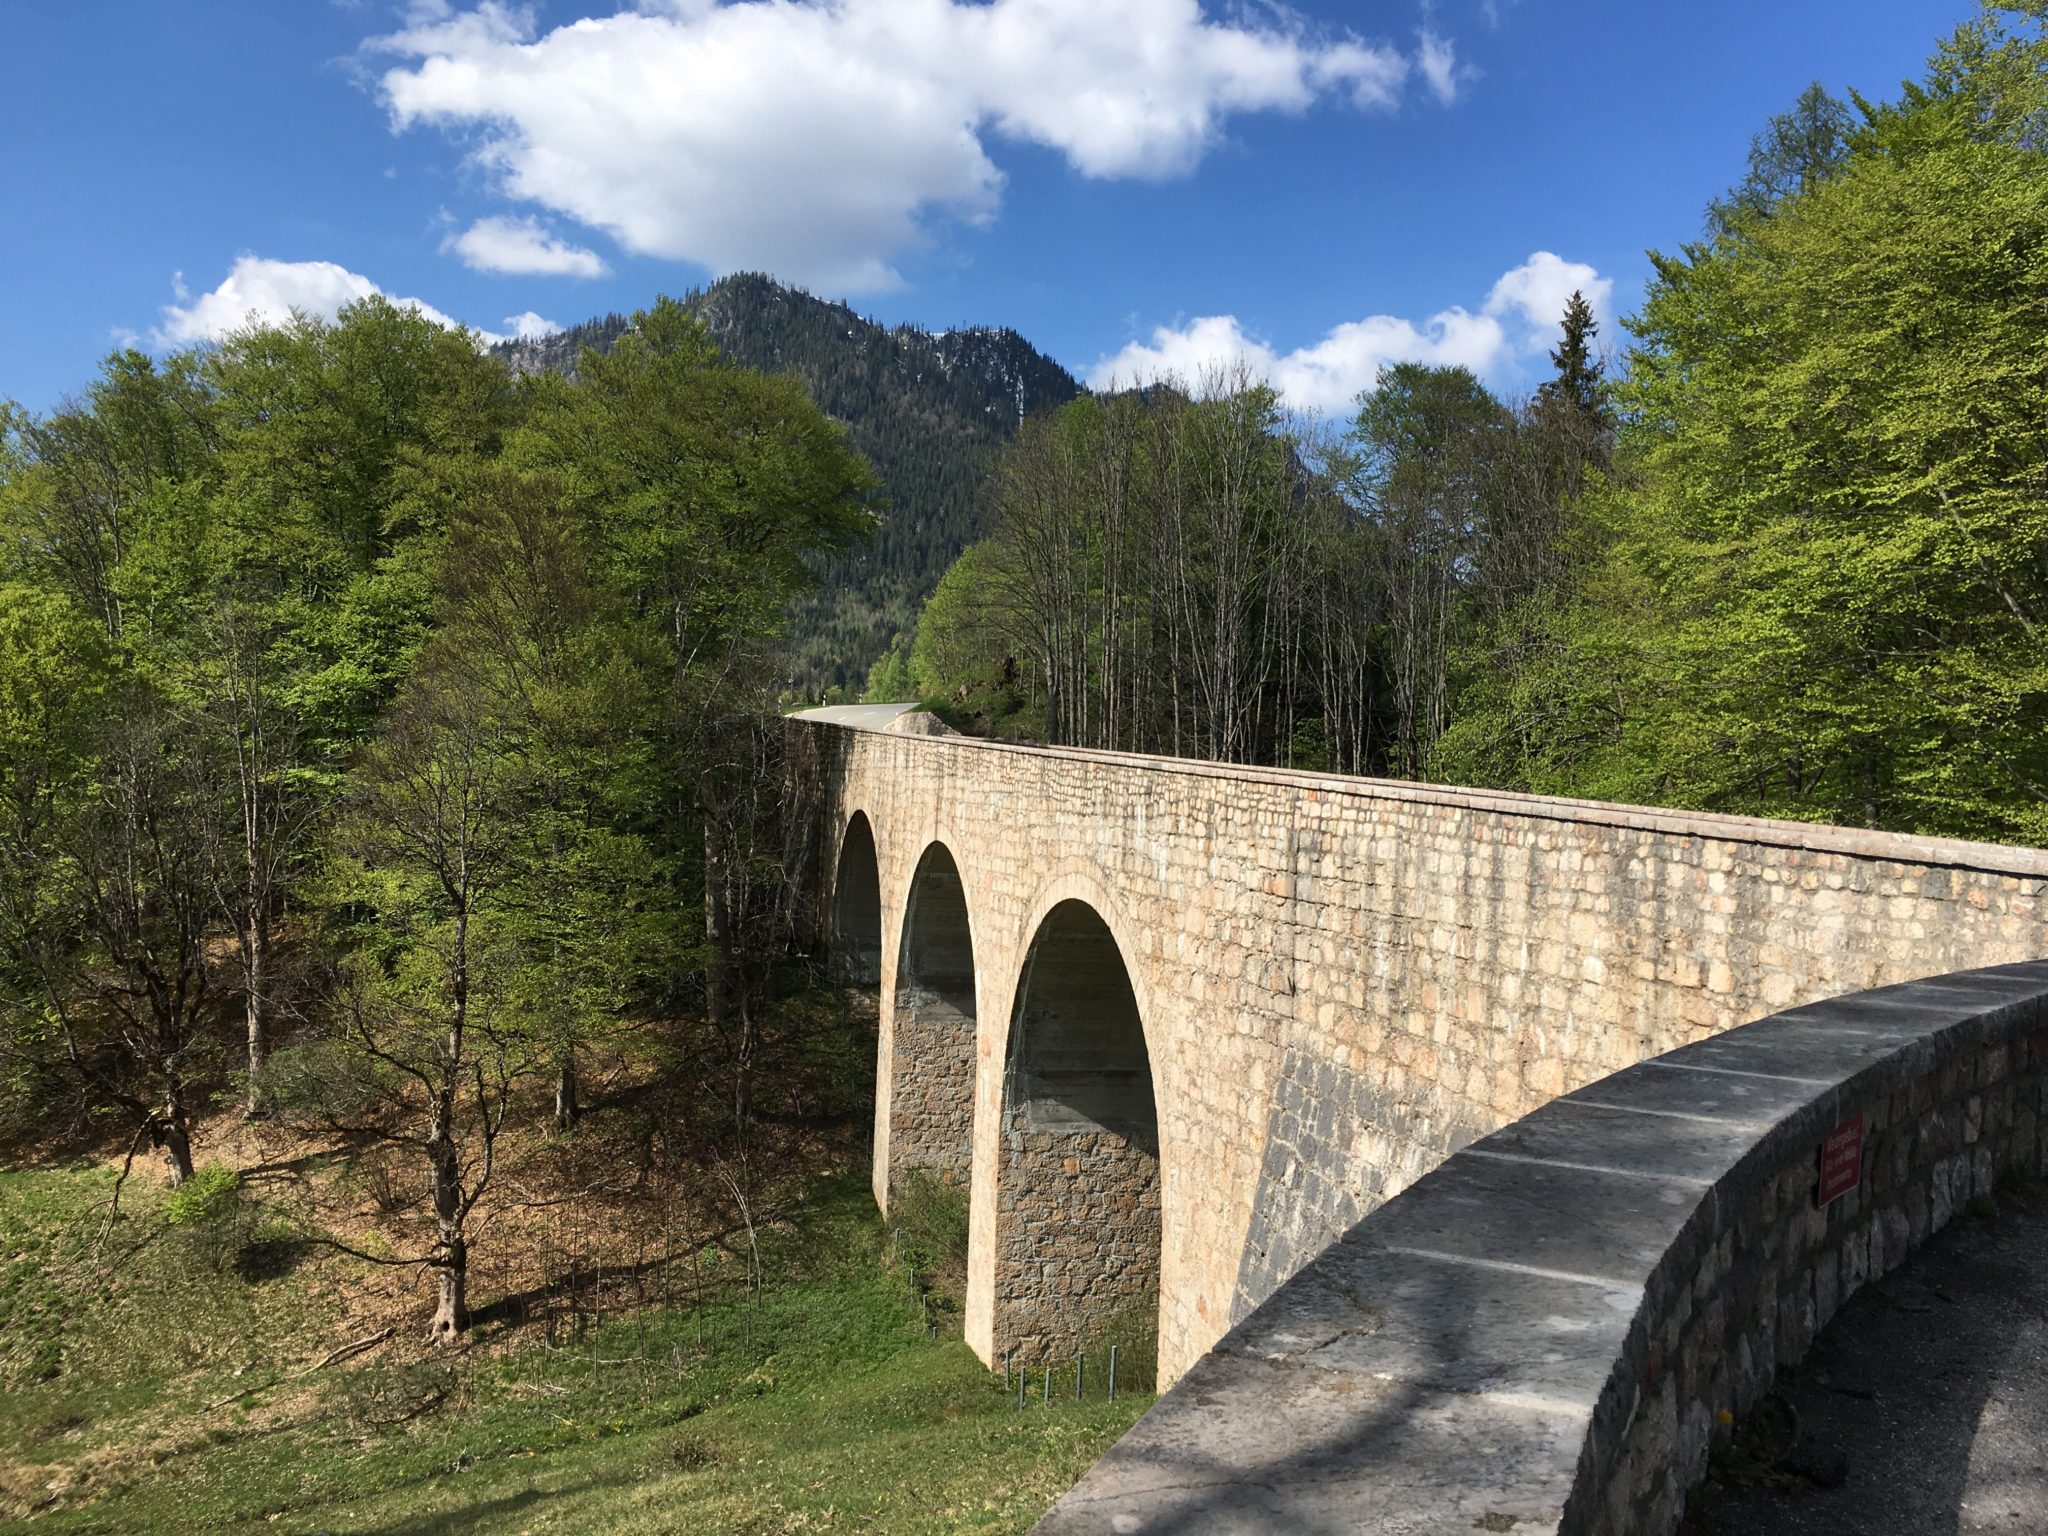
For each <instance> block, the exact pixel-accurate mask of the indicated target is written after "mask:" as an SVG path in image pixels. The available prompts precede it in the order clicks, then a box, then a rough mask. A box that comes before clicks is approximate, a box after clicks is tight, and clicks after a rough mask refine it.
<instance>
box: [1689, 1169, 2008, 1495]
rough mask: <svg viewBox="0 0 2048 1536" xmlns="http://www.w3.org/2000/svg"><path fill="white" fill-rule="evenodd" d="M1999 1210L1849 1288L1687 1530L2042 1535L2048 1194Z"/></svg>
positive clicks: (1713, 1482)
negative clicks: (1864, 1284) (1894, 1267)
mask: <svg viewBox="0 0 2048 1536" xmlns="http://www.w3.org/2000/svg"><path fill="white" fill-rule="evenodd" d="M1997 1206H1998V1209H1997V1213H1996V1214H1995V1215H1992V1216H1989V1217H1979V1216H1965V1217H1961V1218H1959V1219H1958V1220H1957V1221H1956V1222H1955V1223H1954V1224H1952V1225H1951V1226H1950V1227H1949V1229H1948V1230H1947V1231H1945V1232H1943V1233H1942V1234H1941V1235H1940V1236H1939V1237H1937V1238H1936V1239H1935V1240H1934V1241H1933V1242H1931V1243H1929V1244H1928V1245H1927V1247H1925V1248H1923V1249H1922V1250H1921V1251H1920V1252H1919V1253H1918V1254H1916V1255H1914V1257H1913V1258H1912V1259H1911V1260H1909V1261H1908V1262H1907V1263H1906V1265H1905V1266H1904V1267H1903V1268H1902V1269H1899V1270H1896V1271H1894V1272H1893V1273H1892V1274H1890V1275H1888V1276H1886V1277H1885V1278H1884V1279H1883V1280H1880V1281H1879V1282H1877V1283H1876V1284H1875V1285H1872V1286H1867V1287H1865V1288H1864V1289H1863V1290H1862V1291H1860V1292H1858V1293H1857V1294H1856V1296H1854V1297H1853V1298H1851V1300H1850V1301H1849V1303H1848V1305H1847V1306H1845V1307H1843V1308H1842V1310H1841V1311H1840V1312H1838V1313H1837V1314H1836V1315H1835V1318H1834V1320H1833V1321H1832V1322H1831V1323H1830V1324H1829V1325H1828V1328H1827V1330H1826V1331H1825V1332H1824V1333H1823V1334H1822V1335H1821V1337H1820V1338H1819V1339H1818V1340H1817V1341H1816V1342H1815V1344H1814V1348H1813V1351H1812V1352H1811V1353H1810V1354H1809V1355H1808V1356H1807V1358H1806V1360H1805V1362H1804V1363H1803V1364H1802V1365H1801V1366H1800V1367H1799V1369H1798V1371H1797V1372H1796V1373H1795V1374H1793V1375H1792V1376H1791V1377H1790V1378H1789V1379H1786V1380H1781V1382H1780V1384H1779V1393H1778V1394H1777V1396H1776V1398H1775V1400H1774V1399H1766V1400H1765V1402H1764V1403H1763V1404H1762V1405H1760V1406H1759V1408H1758V1410H1757V1411H1756V1412H1754V1413H1752V1414H1751V1415H1750V1416H1749V1418H1748V1419H1746V1420H1745V1421H1744V1423H1743V1424H1742V1426H1741V1427H1740V1429H1739V1432H1738V1434H1737V1436H1736V1451H1735V1454H1734V1455H1733V1456H1731V1457H1728V1458H1724V1460H1723V1462H1722V1464H1720V1465H1719V1466H1718V1467H1717V1470H1716V1473H1715V1474H1714V1475H1713V1476H1711V1477H1710V1478H1709V1480H1708V1483H1707V1485H1706V1486H1705V1487H1703V1488H1700V1489H1697V1490H1695V1491H1694V1494H1693V1497H1692V1499H1691V1501H1690V1502H1691V1504H1692V1511H1691V1512H1690V1513H1689V1515H1688V1517H1687V1520H1686V1523H1685V1524H1684V1526H1683V1527H1681V1531H1682V1533H1683V1536H1848V1533H1852V1532H1853V1533H1857V1536H1878V1533H1891V1532H1897V1533H1900V1536H1921V1533H1923V1532H1925V1533H1943V1536H1946V1533H1951V1532H1955V1533H1962V1532H1969V1533H1977V1532H1999V1533H2002V1536H2010V1533H2016V1532H2044V1533H2048V1186H2044V1185H2041V1184H2031V1185H2028V1186H2026V1187H2024V1188H2021V1189H2017V1190H2008V1191H2002V1192H2001V1193H2000V1194H1999V1196H1998V1200H1997ZM1788 1409H1789V1412H1788V1411H1787V1410H1788Z"/></svg>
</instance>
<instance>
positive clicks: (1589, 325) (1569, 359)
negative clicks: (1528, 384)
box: [1537, 288, 1607, 423]
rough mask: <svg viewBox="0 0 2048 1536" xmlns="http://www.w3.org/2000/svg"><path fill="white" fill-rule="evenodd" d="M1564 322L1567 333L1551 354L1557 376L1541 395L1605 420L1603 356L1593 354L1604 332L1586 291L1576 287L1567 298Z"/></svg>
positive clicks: (1556, 402)
mask: <svg viewBox="0 0 2048 1536" xmlns="http://www.w3.org/2000/svg"><path fill="white" fill-rule="evenodd" d="M1563 325H1564V336H1563V338H1562V339H1561V340H1560V341H1559V342H1558V344H1557V346H1556V347H1555V348H1554V349H1553V350H1552V352H1551V354H1550V364H1551V366H1552V367H1553V368H1555V369H1556V370H1557V377H1555V378H1553V379H1549V380H1546V381H1545V382H1544V384H1543V385H1542V386H1541V387H1540V388H1539V389H1538V390H1537V396H1538V398H1539V399H1541V400H1542V401H1544V402H1545V403H1548V404H1563V405H1569V406H1572V407H1574V408H1575V409H1577V410H1578V411H1580V412H1581V413H1583V414H1584V415H1585V416H1586V417H1587V418H1588V419H1590V420H1591V421H1593V422H1595V423H1604V421H1605V418H1606V414H1607V405H1606V386H1605V383H1604V381H1603V380H1602V378H1601V368H1600V359H1599V358H1598V357H1596V356H1594V354H1593V338H1594V337H1595V336H1597V335H1598V334H1599V333H1600V322H1599V321H1598V320H1596V319H1595V318H1594V317H1593V306H1592V305H1591V304H1589V303H1587V302H1586V296H1585V294H1583V293H1581V292H1580V291H1579V290H1578V289H1576V288H1574V289H1573V290H1572V296H1571V298H1569V299H1568V300H1566V301H1565V306H1564V322H1563Z"/></svg>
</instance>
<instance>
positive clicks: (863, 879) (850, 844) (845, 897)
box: [832, 811, 882, 987]
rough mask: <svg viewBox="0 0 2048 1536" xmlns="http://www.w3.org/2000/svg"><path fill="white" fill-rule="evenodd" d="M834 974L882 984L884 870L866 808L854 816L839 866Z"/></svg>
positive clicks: (834, 917) (835, 895) (841, 842)
mask: <svg viewBox="0 0 2048 1536" xmlns="http://www.w3.org/2000/svg"><path fill="white" fill-rule="evenodd" d="M832 975H833V977H834V979H835V980H838V981H841V982H846V983H849V984H851V985H854V986H861V987H878V986H880V985H881V983H882V870H881V865H880V863H879V862H878V861H877V857H876V851H875V829H874V824H873V823H872V822H870V821H869V820H868V816H867V812H865V811H855V812H854V813H853V815H852V816H851V817H850V818H848V820H847V823H846V830H845V832H844V833H843V834H842V835H841V837H840V839H839V861H838V863H837V864H836V865H835V866H834V868H833V891H832Z"/></svg>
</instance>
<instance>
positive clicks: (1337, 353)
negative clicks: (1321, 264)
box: [1088, 251, 1614, 413]
mask: <svg viewBox="0 0 2048 1536" xmlns="http://www.w3.org/2000/svg"><path fill="white" fill-rule="evenodd" d="M1574 289H1576V290H1579V291H1580V292H1583V293H1584V294H1585V295H1586V298H1587V300H1588V301H1589V302H1590V303H1591V304H1592V305H1593V309H1594V312H1595V313H1596V314H1597V315H1599V316H1600V317H1601V320H1602V324H1603V325H1605V324H1606V323H1607V316H1608V313H1609V305H1610V303H1611V302H1612V299H1613V293H1614V283H1613V280H1612V279H1611V278H1605V277H1602V276H1600V274H1599V273H1598V272H1596V271H1595V270H1594V269H1593V268H1592V267H1590V266H1588V265H1586V264H1585V263H1584V262H1577V261H1566V260H1565V259H1564V258H1563V257H1561V256H1557V255H1555V254H1553V253H1552V252H1549V251H1537V252H1536V253H1535V254H1534V255H1532V256H1530V258H1529V259H1528V260H1527V261H1525V262H1523V263H1522V264H1521V265H1520V266H1518V267H1515V268H1513V269H1512V270H1510V271H1508V272H1506V273H1503V274H1502V275H1501V277H1500V279H1499V280H1498V281H1496V282H1495V283H1494V285H1493V287H1492V289H1491V290H1490V291H1489V292H1488V294H1487V296H1486V301H1485V303H1483V304H1482V305H1481V306H1480V307H1479V309H1478V310H1477V311H1472V310H1467V309H1465V308H1463V307H1461V306H1456V305H1454V306H1452V307H1451V308H1449V309H1444V310H1440V311H1438V312H1437V313H1436V314H1434V315H1431V316H1430V317H1429V318H1428V319H1426V320H1422V321H1414V320H1405V319H1402V318H1400V317H1398V316H1395V315H1373V316H1370V317H1369V318H1367V319H1364V320H1350V321H1346V322H1345V323H1344V324H1342V325H1339V326H1337V327H1335V328H1334V329H1333V330H1331V331H1330V332H1329V333H1328V334H1327V335H1326V336H1324V337H1323V338H1322V339H1321V340H1320V341H1318V342H1316V343H1314V344H1313V345H1311V346H1305V347H1297V348H1295V349H1294V350H1293V351H1290V352H1281V351H1279V350H1278V349H1276V348H1275V347H1273V346H1272V345H1271V344H1270V343H1268V342H1266V341H1263V340H1261V339H1260V338H1258V337H1256V336H1253V335H1251V334H1249V333H1247V332H1246V330H1245V329H1244V327H1243V326H1242V325H1240V324H1239V323H1238V320H1237V317H1236V316H1234V315H1205V316H1203V317H1201V318H1200V319H1197V320H1192V321H1189V322H1188V323H1186V324H1184V325H1177V326H1173V325H1162V326H1160V327H1158V328H1157V329H1156V330H1154V331H1153V333H1152V336H1151V339H1150V340H1149V341H1134V342H1131V343H1130V344H1129V345H1127V346H1125V347H1124V348H1123V349H1122V350H1121V351H1119V352H1117V353H1116V354H1114V355H1113V356H1110V357H1105V358H1103V359H1102V360H1101V361H1100V362H1098V363H1096V364H1095V366H1094V367H1093V368H1091V369H1089V370H1088V382H1089V383H1090V384H1091V385H1093V386H1094V387H1095V388H1097V389H1105V388H1109V387H1112V386H1116V385H1131V384H1143V383H1150V382H1152V381H1154V380H1157V379H1179V380H1182V381H1189V382H1193V383H1196V384H1199V383H1200V381H1201V380H1202V379H1203V378H1204V377H1205V376H1208V375H1211V374H1213V373H1215V372H1216V371H1218V370H1228V369H1231V368H1233V367H1235V366H1237V365H1239V364H1242V365H1243V366H1244V367H1246V368H1248V369H1249V370H1250V371H1251V372H1252V373H1253V374H1255V375H1256V376H1258V377H1261V378H1264V379H1266V380H1268V381H1270V382H1271V383H1272V384H1273V386H1274V387H1275V388H1276V389H1278V390H1279V391H1280V393H1281V396H1282V397H1283V398H1284V399H1285V400H1286V402H1287V403H1288V405H1290V406H1291V407H1293V408H1294V409H1296V410H1306V411H1324V412H1331V413H1336V412H1342V411H1345V410H1348V408H1349V407H1350V405H1351V403H1352V401H1354V400H1355V399H1356V398H1357V397H1358V395H1359V393H1360V392H1361V391H1363V390H1367V389H1370V388H1372V386H1373V383H1374V381H1375V380H1376V379H1377V378H1378V377H1379V372H1380V370H1381V369H1382V368H1384V367H1387V366H1389V365H1390V364H1393V363H1428V364H1433V365H1437V366H1453V367H1463V368H1469V369H1471V370H1472V371H1473V372H1474V373H1477V374H1480V375H1482V376H1485V377H1491V378H1494V379H1496V380H1498V379H1501V378H1503V377H1504V376H1507V375H1509V374H1510V373H1511V372H1512V371H1513V370H1514V369H1515V368H1516V367H1517V366H1519V365H1520V364H1521V363H1523V362H1526V361H1527V360H1528V359H1530V358H1531V357H1532V356H1535V355H1540V353H1541V351H1542V349H1543V348H1544V347H1546V346H1548V345H1550V344H1551V343H1552V342H1553V341H1554V339H1555V338H1556V335H1557V324H1558V320H1559V317H1560V316H1562V315H1563V313H1564V306H1565V301H1566V300H1567V299H1569V298H1570V297H1571V295H1572V292H1573V290H1574Z"/></svg>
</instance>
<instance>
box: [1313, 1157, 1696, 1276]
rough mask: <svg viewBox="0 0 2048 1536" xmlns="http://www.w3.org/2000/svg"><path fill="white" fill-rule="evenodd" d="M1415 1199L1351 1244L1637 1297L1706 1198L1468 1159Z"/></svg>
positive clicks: (1569, 1171)
mask: <svg viewBox="0 0 2048 1536" xmlns="http://www.w3.org/2000/svg"><path fill="white" fill-rule="evenodd" d="M1425 1185H1426V1186H1427V1188H1426V1189H1425V1187H1424V1186H1425ZM1415 1193H1417V1194H1418V1195H1421V1196H1424V1198H1417V1199H1411V1200H1405V1201H1394V1202H1392V1203H1390V1204H1387V1205H1385V1206H1382V1207H1381V1208H1380V1209H1379V1210H1378V1211H1376V1212H1375V1213H1374V1214H1373V1216H1372V1218H1371V1219H1370V1220H1368V1221H1364V1222H1360V1223H1359V1224H1358V1225H1357V1226H1356V1227H1353V1228H1352V1229H1351V1231H1350V1232H1348V1233H1347V1234H1345V1237H1344V1242H1345V1243H1346V1244H1347V1245H1356V1246H1360V1247H1366V1248H1379V1249H1386V1250H1389V1251H1396V1252H1399V1251H1421V1252H1424V1253H1428V1254H1435V1255H1443V1256H1447V1257H1451V1258H1455V1259H1460V1260H1463V1261H1464V1262H1466V1263H1467V1264H1473V1265H1481V1266H1485V1265H1492V1266H1498V1267H1508V1268H1510V1270H1524V1271H1536V1272H1538V1273H1541V1274H1547V1275H1552V1276H1557V1277H1563V1278H1570V1279H1576V1280H1578V1281H1581V1282H1583V1283H1584V1285H1585V1286H1586V1288H1587V1289H1589V1290H1593V1289H1597V1288H1605V1289H1609V1290H1625V1291H1631V1292H1635V1291H1639V1289H1640V1286H1641V1282H1642V1276H1643V1275H1644V1273H1645V1272H1646V1270H1647V1269H1648V1267H1649V1266H1651V1265H1653V1264H1655V1263H1656V1262H1657V1260H1658V1259H1659V1258H1660V1257H1661V1256H1662V1255H1663V1253H1664V1251H1665V1250H1666V1249H1667V1248H1669V1247H1670V1246H1671V1244H1672V1242H1673V1241H1674V1240H1675V1239H1676V1238H1677V1236H1678V1233H1679V1231H1680V1229H1682V1228H1683V1227H1684V1225H1685V1224H1686V1222H1687V1221H1688V1220H1689V1219H1690V1218H1691V1216H1692V1213H1693V1209H1694V1207H1696V1206H1697V1205H1698V1204H1699V1202H1700V1201H1701V1199H1702V1198H1703V1197H1704V1192H1703V1191H1702V1190H1701V1188H1700V1187H1699V1186H1698V1185H1696V1184H1686V1183H1679V1182H1676V1181H1674V1180H1670V1179H1662V1178H1646V1177H1640V1176H1637V1175H1633V1174H1626V1175H1625V1174H1616V1173H1608V1172H1601V1171H1593V1170H1590V1169H1586V1168H1573V1167H1565V1166H1562V1165H1559V1164H1554V1163H1507V1162H1499V1161H1495V1160H1493V1159H1488V1158H1462V1157H1460V1158H1452V1159H1451V1160H1450V1161H1449V1162H1447V1163H1445V1164H1444V1165H1443V1166H1442V1167H1440V1168H1438V1169H1437V1170H1436V1171H1435V1172H1434V1173H1432V1174H1430V1175H1429V1176H1428V1177H1427V1179H1425V1180H1423V1181H1422V1182H1421V1183H1418V1184H1417V1185H1416V1186H1415Z"/></svg>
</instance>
